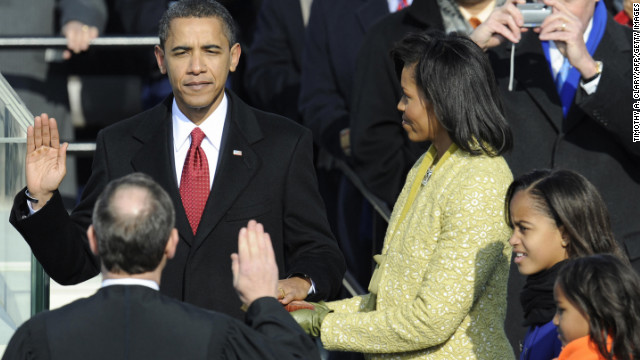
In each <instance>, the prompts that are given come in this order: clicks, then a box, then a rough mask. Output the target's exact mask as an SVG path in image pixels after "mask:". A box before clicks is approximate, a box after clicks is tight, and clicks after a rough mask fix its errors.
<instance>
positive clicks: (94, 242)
mask: <svg viewBox="0 0 640 360" xmlns="http://www.w3.org/2000/svg"><path fill="white" fill-rule="evenodd" d="M87 237H88V238H89V247H90V248H91V252H92V253H93V254H94V255H98V239H96V232H95V229H94V228H93V225H89V228H88V229H87Z"/></svg>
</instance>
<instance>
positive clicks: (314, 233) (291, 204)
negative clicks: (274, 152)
mask: <svg viewBox="0 0 640 360" xmlns="http://www.w3.org/2000/svg"><path fill="white" fill-rule="evenodd" d="M285 188H286V189H287V191H286V192H285V199H284V213H283V220H284V251H285V270H286V274H285V275H291V274H295V273H303V274H306V275H309V276H310V277H311V278H312V279H313V281H314V282H315V284H316V294H313V295H310V296H309V298H308V300H311V301H317V300H321V299H330V298H332V297H333V296H335V295H337V293H338V290H339V288H340V286H341V283H342V278H343V276H344V272H345V269H346V265H345V262H344V257H343V256H342V253H341V252H340V249H339V248H338V245H337V243H336V240H335V239H334V237H333V234H331V231H330V230H329V223H328V221H327V216H326V212H325V209H324V205H323V202H322V198H321V197H320V193H319V192H318V182H317V180H316V175H315V170H314V167H313V149H312V139H311V134H310V132H309V131H308V130H304V132H303V135H302V136H301V137H300V138H299V141H298V144H297V146H296V148H295V149H294V151H293V154H292V157H291V163H290V164H289V169H288V172H287V176H286V184H285Z"/></svg>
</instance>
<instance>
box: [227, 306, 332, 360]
mask: <svg viewBox="0 0 640 360" xmlns="http://www.w3.org/2000/svg"><path fill="white" fill-rule="evenodd" d="M246 325H248V326H246ZM246 325H245V324H242V323H241V322H239V321H234V322H233V325H232V326H230V329H229V331H228V333H227V339H228V342H227V346H226V347H225V350H224V356H223V358H225V359H238V360H240V359H273V360H283V359H310V360H311V359H319V358H320V356H319V352H318V348H317V347H316V346H315V343H314V342H313V340H312V339H311V338H310V337H309V336H307V335H306V334H305V333H304V331H302V329H301V328H300V326H299V325H298V324H297V323H296V322H295V321H294V320H293V317H292V316H291V315H289V313H288V312H287V311H286V310H284V308H283V307H282V304H280V303H279V302H278V301H277V300H276V299H274V298H261V299H258V300H256V301H254V302H253V304H251V306H250V307H249V309H248V311H247V314H246Z"/></svg>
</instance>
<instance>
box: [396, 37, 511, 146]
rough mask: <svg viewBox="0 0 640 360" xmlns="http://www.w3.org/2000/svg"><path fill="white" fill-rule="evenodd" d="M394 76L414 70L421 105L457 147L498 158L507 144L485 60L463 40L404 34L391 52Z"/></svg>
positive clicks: (501, 112) (495, 89) (508, 134)
mask: <svg viewBox="0 0 640 360" xmlns="http://www.w3.org/2000/svg"><path fill="white" fill-rule="evenodd" d="M391 54H392V56H393V58H394V62H395V66H396V72H397V73H398V76H400V74H401V73H402V69H403V68H404V67H407V66H412V65H416V66H415V76H414V79H415V82H416V87H417V88H418V90H419V93H420V95H421V96H423V99H422V100H423V101H424V100H426V102H427V106H429V105H430V106H431V107H432V108H433V111H434V113H435V116H436V118H437V119H438V121H439V122H440V124H441V125H442V127H444V128H445V129H446V131H447V133H448V134H449V137H451V140H452V141H453V142H454V143H455V144H456V145H458V146H459V147H460V148H461V149H463V150H465V151H467V152H469V153H471V154H473V155H479V154H482V153H485V154H488V155H490V156H495V155H501V154H503V153H505V152H506V151H508V150H510V149H511V147H512V144H513V138H512V135H511V129H510V128H509V125H508V124H507V121H506V120H505V118H504V110H503V108H502V101H501V100H500V95H499V93H498V87H497V85H496V82H495V78H494V75H493V71H492V70H491V66H490V65H489V60H488V58H487V56H486V55H485V54H484V53H483V52H482V50H481V49H480V48H479V47H478V46H477V45H476V44H475V43H474V42H473V41H471V40H470V39H469V38H468V37H466V36H462V35H458V34H455V33H451V34H444V33H443V32H442V31H433V30H428V31H425V32H420V33H412V34H409V35H407V36H406V37H405V38H404V39H402V40H401V41H400V43H398V44H397V45H396V46H395V48H394V49H393V50H392V51H391Z"/></svg>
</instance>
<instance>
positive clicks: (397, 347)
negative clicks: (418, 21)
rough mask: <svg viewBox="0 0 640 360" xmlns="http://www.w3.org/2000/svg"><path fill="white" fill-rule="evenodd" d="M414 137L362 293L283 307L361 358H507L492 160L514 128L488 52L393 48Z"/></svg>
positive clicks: (505, 231)
mask: <svg viewBox="0 0 640 360" xmlns="http://www.w3.org/2000/svg"><path fill="white" fill-rule="evenodd" d="M393 53H394V59H395V60H396V64H397V69H398V71H399V72H400V73H401V75H400V77H401V81H400V82H401V84H402V89H403V96H402V99H401V100H400V102H399V103H398V110H400V111H402V112H403V117H402V124H403V127H404V129H405V131H406V132H407V135H408V137H409V138H410V139H411V141H416V142H420V141H430V142H431V143H432V145H431V147H430V148H429V150H428V151H427V152H426V153H425V154H424V155H423V156H422V157H421V158H420V159H419V160H418V161H417V162H416V164H415V165H414V167H413V168H412V169H411V171H410V172H409V175H408V176H407V181H406V183H405V187H404V188H403V190H402V193H401V194H400V197H399V198H398V201H397V202H396V204H395V206H394V209H393V213H392V215H391V221H390V222H389V230H388V231H387V236H386V238H385V243H384V246H383V249H382V253H381V254H380V255H376V257H375V259H376V262H377V264H378V266H377V267H376V270H375V271H374V274H373V276H372V278H371V282H370V284H369V293H368V294H366V295H363V296H356V297H353V298H350V299H346V300H340V301H334V302H328V303H325V304H316V305H315V309H314V310H309V309H303V310H298V311H294V312H292V314H293V316H294V317H295V318H296V320H297V321H298V323H299V324H301V325H302V327H303V328H304V329H305V330H306V331H307V332H308V333H310V334H312V335H315V336H320V339H321V341H322V344H323V346H324V347H325V348H327V349H329V350H339V351H357V352H362V353H364V354H365V357H367V358H369V359H383V358H391V357H392V358H396V359H454V358H474V359H476V358H481V359H513V357H514V356H513V350H512V349H511V346H510V344H509V341H508V340H507V336H506V334H505V332H504V320H505V313H506V309H505V308H506V293H507V278H508V275H509V260H510V253H511V249H510V247H509V245H508V243H507V240H508V238H509V234H510V231H509V228H508V226H507V224H506V222H505V216H504V208H505V207H504V206H505V204H504V199H505V198H504V195H505V193H506V190H507V187H508V186H509V183H511V180H512V177H511V172H510V171H509V168H508V167H507V164H506V162H505V161H504V159H503V158H502V157H501V156H500V154H502V153H503V152H505V151H508V149H509V148H510V147H511V132H510V130H509V127H508V125H507V123H506V121H505V119H504V117H503V115H502V112H501V107H502V106H501V104H500V98H499V96H498V90H497V88H496V86H495V82H494V81H493V80H492V79H493V74H492V72H491V68H490V66H489V63H488V60H487V58H486V56H485V55H484V54H483V53H482V51H481V50H480V49H479V48H478V47H477V46H476V45H475V44H474V43H473V42H472V41H471V40H469V39H468V38H467V37H464V36H460V35H457V34H448V35H445V34H443V33H442V32H422V33H417V34H410V35H407V37H405V38H404V39H403V40H402V41H401V42H400V43H399V44H398V45H397V47H396V48H395V49H394V52H393Z"/></svg>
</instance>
